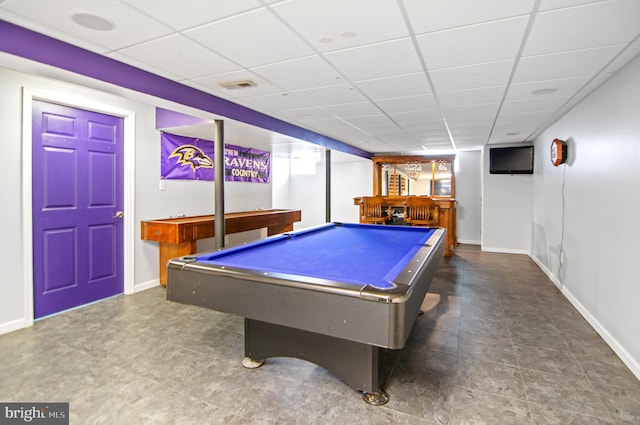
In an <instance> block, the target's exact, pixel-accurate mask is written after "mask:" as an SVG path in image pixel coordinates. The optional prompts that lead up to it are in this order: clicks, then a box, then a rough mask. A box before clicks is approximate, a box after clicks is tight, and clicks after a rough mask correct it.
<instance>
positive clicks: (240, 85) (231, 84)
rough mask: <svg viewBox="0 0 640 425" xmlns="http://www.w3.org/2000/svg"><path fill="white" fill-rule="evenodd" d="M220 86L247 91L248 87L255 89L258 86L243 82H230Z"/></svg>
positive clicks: (246, 81) (250, 82) (251, 82)
mask: <svg viewBox="0 0 640 425" xmlns="http://www.w3.org/2000/svg"><path fill="white" fill-rule="evenodd" d="M218 85H220V86H222V87H224V88H225V89H229V90H237V89H246V88H247V87H253V86H255V85H256V83H254V82H253V81H249V80H241V81H229V82H228V83H218Z"/></svg>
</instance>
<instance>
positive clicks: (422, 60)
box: [397, 0, 456, 151]
mask: <svg viewBox="0 0 640 425" xmlns="http://www.w3.org/2000/svg"><path fill="white" fill-rule="evenodd" d="M397 3H398V8H399V9H400V14H401V15H402V19H404V22H405V25H406V26H407V28H408V29H409V35H410V37H411V43H412V44H413V48H414V49H415V51H416V54H417V55H418V60H420V65H421V66H422V70H423V72H424V74H425V77H426V78H427V82H428V83H429V87H430V88H431V93H432V94H433V100H434V102H435V104H436V106H437V107H438V111H439V112H440V116H441V117H442V122H443V124H444V127H445V129H446V130H447V134H448V135H449V141H450V142H451V148H452V149H453V150H454V151H455V150H456V142H455V140H454V138H453V134H452V133H451V129H450V128H449V124H448V123H447V118H446V117H445V115H444V112H443V110H442V106H441V103H440V99H439V98H438V93H437V92H436V90H435V86H434V84H433V80H432V79H431V75H429V68H428V67H427V63H426V61H425V58H424V56H423V55H422V51H421V49H420V46H419V44H418V40H417V39H416V33H415V31H414V30H413V25H411V20H410V19H409V14H408V12H407V9H406V8H405V7H404V3H403V1H402V0H397Z"/></svg>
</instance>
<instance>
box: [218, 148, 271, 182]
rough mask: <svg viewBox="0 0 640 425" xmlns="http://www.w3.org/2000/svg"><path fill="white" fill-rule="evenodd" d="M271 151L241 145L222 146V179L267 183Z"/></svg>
mask: <svg viewBox="0 0 640 425" xmlns="http://www.w3.org/2000/svg"><path fill="white" fill-rule="evenodd" d="M270 171H271V153H270V152H265V151H261V150H259V149H252V148H243V147H242V146H234V145H225V146H224V180H225V181H228V182H253V183H269V177H270Z"/></svg>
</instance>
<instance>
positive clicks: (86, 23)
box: [71, 13, 116, 31]
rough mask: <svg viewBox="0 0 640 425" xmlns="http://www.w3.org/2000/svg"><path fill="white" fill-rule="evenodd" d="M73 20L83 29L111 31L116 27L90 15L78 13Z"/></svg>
mask: <svg viewBox="0 0 640 425" xmlns="http://www.w3.org/2000/svg"><path fill="white" fill-rule="evenodd" d="M71 20H73V22H75V23H76V24H78V25H80V26H81V27H85V28H89V29H91V30H96V31H111V30H113V29H114V28H115V27H116V26H115V25H114V24H112V23H111V22H109V21H107V20H106V19H104V18H101V17H100V16H96V15H90V14H88V13H76V14H75V15H73V16H72V17H71Z"/></svg>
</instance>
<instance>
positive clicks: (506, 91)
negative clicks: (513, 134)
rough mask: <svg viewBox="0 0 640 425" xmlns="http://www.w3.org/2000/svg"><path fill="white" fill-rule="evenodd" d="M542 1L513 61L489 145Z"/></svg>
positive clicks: (533, 9)
mask: <svg viewBox="0 0 640 425" xmlns="http://www.w3.org/2000/svg"><path fill="white" fill-rule="evenodd" d="M541 1H542V0H535V1H534V3H533V7H532V8H531V13H530V14H529V20H528V21H527V26H526V28H525V30H524V34H523V36H522V41H521V42H520V47H519V48H518V53H517V54H516V57H515V60H514V61H513V67H512V68H511V73H510V74H509V78H508V79H507V84H506V86H505V89H504V92H503V93H502V99H501V100H500V105H499V106H498V110H497V111H496V115H495V118H494V119H493V124H491V131H489V136H488V137H487V140H486V143H489V141H490V140H491V138H492V137H493V132H494V131H495V128H496V123H497V122H498V118H499V117H500V112H502V107H503V105H504V103H505V99H506V98H507V95H508V94H509V89H510V88H511V84H512V82H513V78H514V76H515V74H516V71H517V69H518V65H519V64H520V59H522V52H524V49H525V46H526V45H527V41H528V40H529V36H530V35H531V28H533V23H534V22H535V20H536V16H537V14H538V10H539V9H540V2H541Z"/></svg>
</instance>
